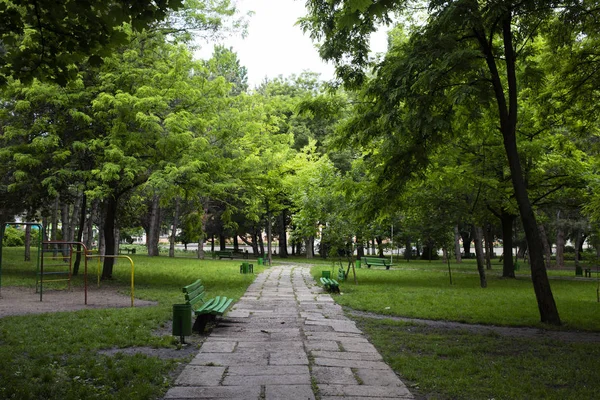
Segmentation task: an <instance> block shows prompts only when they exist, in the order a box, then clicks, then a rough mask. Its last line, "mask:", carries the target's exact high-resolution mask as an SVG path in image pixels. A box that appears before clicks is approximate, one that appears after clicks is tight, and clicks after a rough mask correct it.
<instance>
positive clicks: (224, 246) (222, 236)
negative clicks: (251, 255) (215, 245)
mask: <svg viewBox="0 0 600 400" xmlns="http://www.w3.org/2000/svg"><path fill="white" fill-rule="evenodd" d="M226 239H227V238H226V237H225V234H223V232H221V233H219V250H221V251H223V250H227V243H225V241H226Z"/></svg>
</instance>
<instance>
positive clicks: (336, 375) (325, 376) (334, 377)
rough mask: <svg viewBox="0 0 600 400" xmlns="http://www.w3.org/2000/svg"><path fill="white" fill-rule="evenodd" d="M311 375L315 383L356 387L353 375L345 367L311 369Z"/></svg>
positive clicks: (356, 383) (314, 367)
mask: <svg viewBox="0 0 600 400" xmlns="http://www.w3.org/2000/svg"><path fill="white" fill-rule="evenodd" d="M312 374H313V377H314V378H315V381H316V382H317V383H328V384H334V385H335V384H337V385H358V381H357V380H356V378H355V377H354V373H353V372H352V370H351V369H350V368H347V367H319V366H313V367H312Z"/></svg>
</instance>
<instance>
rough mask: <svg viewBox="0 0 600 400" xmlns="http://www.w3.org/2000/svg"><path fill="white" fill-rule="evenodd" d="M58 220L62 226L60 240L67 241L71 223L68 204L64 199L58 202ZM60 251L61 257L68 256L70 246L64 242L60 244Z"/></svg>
mask: <svg viewBox="0 0 600 400" xmlns="http://www.w3.org/2000/svg"><path fill="white" fill-rule="evenodd" d="M60 221H61V228H62V229H61V231H62V241H63V242H68V241H69V236H70V234H69V231H70V227H71V224H70V222H69V205H68V204H67V202H66V201H63V202H61V204H60ZM61 251H62V255H63V257H68V256H69V252H70V246H69V245H66V244H65V245H62V246H61Z"/></svg>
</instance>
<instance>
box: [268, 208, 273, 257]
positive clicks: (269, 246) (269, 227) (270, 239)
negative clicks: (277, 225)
mask: <svg viewBox="0 0 600 400" xmlns="http://www.w3.org/2000/svg"><path fill="white" fill-rule="evenodd" d="M268 209H269V207H268V206H267V253H268V256H267V260H269V265H271V264H272V261H273V260H272V258H273V257H272V250H271V242H272V238H271V212H270V211H268Z"/></svg>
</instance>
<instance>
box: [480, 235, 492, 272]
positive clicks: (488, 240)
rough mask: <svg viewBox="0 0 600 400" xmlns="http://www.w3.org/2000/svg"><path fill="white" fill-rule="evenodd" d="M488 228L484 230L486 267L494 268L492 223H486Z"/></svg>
mask: <svg viewBox="0 0 600 400" xmlns="http://www.w3.org/2000/svg"><path fill="white" fill-rule="evenodd" d="M486 225H487V227H486V229H482V230H483V237H484V239H485V268H486V269H489V270H491V269H492V255H493V254H494V235H493V233H492V227H491V225H490V224H486Z"/></svg>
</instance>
